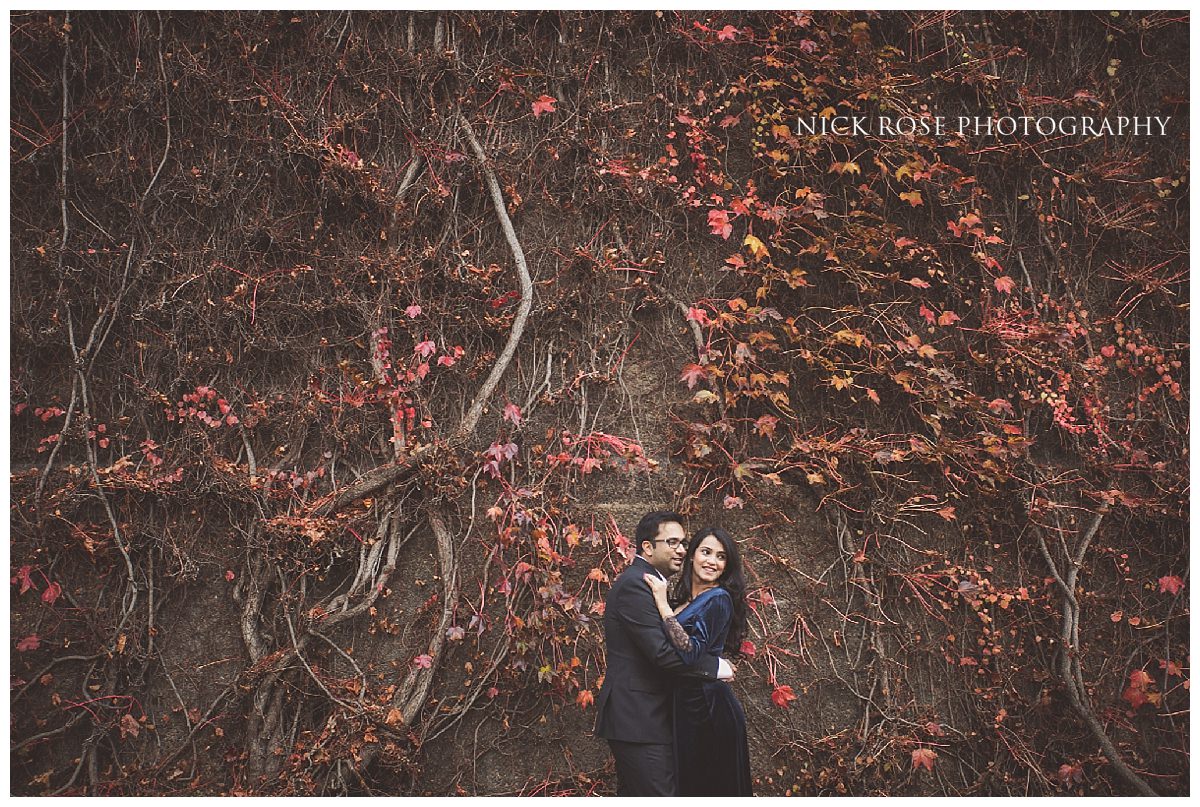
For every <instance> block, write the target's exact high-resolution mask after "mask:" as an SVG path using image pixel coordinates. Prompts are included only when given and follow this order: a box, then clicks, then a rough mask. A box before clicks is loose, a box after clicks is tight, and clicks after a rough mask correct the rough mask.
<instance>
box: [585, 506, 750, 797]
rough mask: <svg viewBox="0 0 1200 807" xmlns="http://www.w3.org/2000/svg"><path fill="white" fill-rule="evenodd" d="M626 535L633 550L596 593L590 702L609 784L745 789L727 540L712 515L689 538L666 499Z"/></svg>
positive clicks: (734, 579) (714, 792) (672, 791)
mask: <svg viewBox="0 0 1200 807" xmlns="http://www.w3.org/2000/svg"><path fill="white" fill-rule="evenodd" d="M634 538H635V540H636V541H637V555H636V556H635V557H634V559H633V563H631V564H630V566H629V568H627V569H625V571H623V572H622V573H621V574H620V575H619V576H618V577H617V579H616V580H615V581H613V586H612V589H611V590H610V591H609V592H608V597H607V598H606V599H605V611H604V642H605V646H606V650H607V655H608V670H607V672H606V673H605V676H604V684H603V686H601V688H600V697H599V700H598V702H597V703H598V707H597V718H596V736H597V737H603V738H604V739H606V740H608V744H609V747H610V748H611V749H612V753H613V757H614V759H615V760H616V767H617V782H618V789H617V795H620V796H677V795H678V796H718V795H727V796H750V795H753V794H752V793H751V785H750V753H749V746H748V745H747V742H746V716H745V713H744V712H743V711H742V707H741V704H739V703H738V701H737V698H736V697H735V696H734V694H733V690H732V689H731V688H730V686H729V684H728V683H727V681H728V680H730V679H732V678H733V667H732V665H731V664H730V663H729V661H728V660H727V657H729V656H733V657H736V656H738V655H740V649H741V642H742V637H743V635H744V634H745V630H746V586H745V578H744V577H743V575H742V562H741V556H740V555H739V553H738V549H737V544H735V543H734V541H733V539H732V538H730V537H729V534H728V533H726V532H725V531H724V530H721V529H717V528H715V527H705V528H702V529H701V530H699V531H698V532H697V533H696V534H695V535H693V536H692V538H691V540H690V541H689V540H688V539H687V534H686V533H685V532H684V529H683V518H682V517H681V516H680V515H679V514H678V513H672V512H666V511H657V512H653V513H649V514H647V515H646V516H645V517H644V518H642V520H641V522H639V523H638V526H637V531H636V533H635V535H634ZM677 572H678V573H681V574H680V576H679V579H678V580H677V581H676V583H675V585H674V586H673V587H670V590H668V589H669V583H668V580H667V578H668V577H669V576H671V575H673V574H676V573H677ZM672 603H674V606H675V607H674V608H673V607H672Z"/></svg>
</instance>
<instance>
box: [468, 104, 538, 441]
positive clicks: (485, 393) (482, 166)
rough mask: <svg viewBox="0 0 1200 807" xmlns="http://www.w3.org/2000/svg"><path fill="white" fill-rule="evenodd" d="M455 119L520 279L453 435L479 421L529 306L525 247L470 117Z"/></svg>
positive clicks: (530, 295)
mask: <svg viewBox="0 0 1200 807" xmlns="http://www.w3.org/2000/svg"><path fill="white" fill-rule="evenodd" d="M459 123H460V125H461V126H462V130H463V134H464V135H466V138H467V142H468V143H470V144H471V150H472V151H473V152H475V159H476V160H478V162H479V170H480V171H481V172H482V173H483V178H484V180H485V181H486V183H487V186H488V191H489V192H490V193H491V196H492V206H493V207H494V208H495V209H496V217H497V218H499V219H500V227H501V229H503V230H504V237H505V239H506V240H507V241H508V246H509V249H511V250H512V254H513V260H514V261H515V262H516V266H517V276H518V277H519V278H520V280H521V304H520V306H518V307H517V314H516V317H515V318H514V319H513V325H512V330H511V331H510V332H509V334H508V343H507V344H505V345H504V350H503V351H502V352H501V353H500V358H498V359H497V360H496V363H495V365H493V366H492V372H491V373H490V374H488V377H487V380H486V381H484V382H483V386H482V387H480V389H479V392H478V393H477V394H476V395H475V400H473V401H471V406H470V407H469V408H468V409H467V414H466V416H465V417H464V418H463V421H462V423H461V424H460V425H459V427H458V432H457V436H461V437H465V436H467V435H470V434H472V433H473V432H474V431H475V427H476V426H478V425H479V418H480V417H481V416H482V415H483V407H484V406H486V405H487V402H488V399H489V398H491V396H492V392H494V391H495V389H496V385H497V384H499V383H500V378H501V376H503V375H504V371H505V370H506V369H508V364H509V362H511V361H512V357H513V355H514V354H516V352H517V345H518V344H519V343H520V341H521V334H522V333H524V331H525V323H526V321H527V320H528V319H529V312H530V310H531V309H532V308H533V281H532V280H531V279H530V277H529V267H528V265H527V264H526V263H525V251H524V250H522V249H521V242H520V241H518V240H517V233H516V231H515V230H514V229H513V224H512V219H510V218H509V217H508V210H507V208H506V207H505V205H504V195H503V194H502V193H501V192H500V183H499V182H498V181H497V180H496V172H495V171H494V170H493V169H492V164H491V161H490V160H488V156H487V153H486V152H485V151H484V150H483V146H481V145H480V144H479V141H478V140H477V139H476V138H475V130H474V129H472V128H471V123H470V121H468V120H467V116H466V115H464V114H463V113H462V111H461V110H460V111H459Z"/></svg>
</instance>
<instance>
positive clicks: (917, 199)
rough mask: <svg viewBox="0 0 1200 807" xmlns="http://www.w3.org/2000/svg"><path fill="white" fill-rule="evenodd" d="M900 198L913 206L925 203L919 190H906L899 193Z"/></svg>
mask: <svg viewBox="0 0 1200 807" xmlns="http://www.w3.org/2000/svg"><path fill="white" fill-rule="evenodd" d="M900 200H901V201H904V202H908V203H909V204H910V205H912V206H913V207H917V206H918V205H923V204H925V200H924V199H922V198H921V192H920V191H906V192H904V193H902V194H900Z"/></svg>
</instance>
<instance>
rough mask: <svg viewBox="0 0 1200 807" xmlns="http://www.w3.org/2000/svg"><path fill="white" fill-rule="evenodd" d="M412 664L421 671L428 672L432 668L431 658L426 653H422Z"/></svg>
mask: <svg viewBox="0 0 1200 807" xmlns="http://www.w3.org/2000/svg"><path fill="white" fill-rule="evenodd" d="M413 664H414V665H415V666H417V667H420V668H422V669H425V670H428V669H429V668H430V667H432V666H433V656H431V655H429V654H428V653H422V654H421V655H419V656H417V657H416V658H414V659H413Z"/></svg>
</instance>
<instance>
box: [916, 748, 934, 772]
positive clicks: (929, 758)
mask: <svg viewBox="0 0 1200 807" xmlns="http://www.w3.org/2000/svg"><path fill="white" fill-rule="evenodd" d="M936 759H937V751H934V750H933V749H932V748H917V749H914V750H913V752H912V769H913V770H914V771H915V770H916V769H917V768H924V769H925V770H927V771H932V770H933V762H934V760H936Z"/></svg>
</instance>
